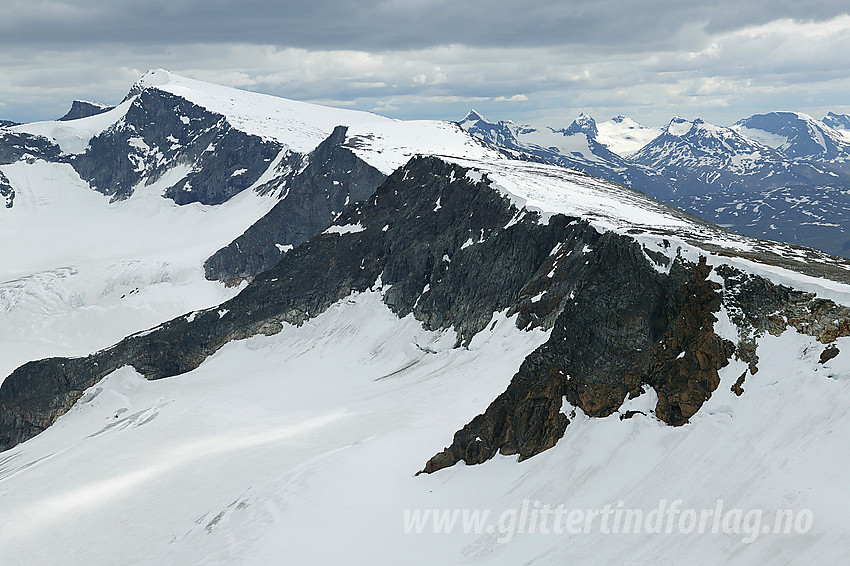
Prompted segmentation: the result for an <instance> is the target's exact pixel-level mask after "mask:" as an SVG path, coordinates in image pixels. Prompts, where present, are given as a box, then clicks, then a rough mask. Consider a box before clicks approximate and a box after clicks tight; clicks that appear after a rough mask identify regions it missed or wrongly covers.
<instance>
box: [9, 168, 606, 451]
mask: <svg viewBox="0 0 850 566" xmlns="http://www.w3.org/2000/svg"><path fill="white" fill-rule="evenodd" d="M465 173H466V170H465V169H463V168H461V167H459V166H456V165H449V164H447V163H445V162H443V161H441V160H439V159H437V158H414V159H412V160H411V161H410V163H409V164H408V165H407V166H406V167H405V168H403V169H400V170H398V171H396V172H395V173H394V174H393V175H391V176H390V177H389V178H387V180H386V181H385V182H384V183H383V184H382V185H381V187H380V188H379V190H378V191H377V192H376V193H375V195H374V196H373V197H372V198H371V199H369V200H368V201H367V202H361V203H357V204H354V205H352V206H349V207H348V208H347V209H346V211H345V212H344V213H343V214H342V216H341V217H340V218H339V219H338V220H337V221H336V224H337V225H340V226H343V225H349V224H359V225H360V226H362V227H363V230H362V231H359V232H352V233H347V234H335V233H328V234H320V235H319V236H317V237H316V238H314V239H312V240H310V241H308V242H306V243H304V244H302V245H301V246H299V247H297V248H295V249H294V250H293V251H292V252H290V253H287V254H286V255H285V256H284V257H283V258H282V259H281V261H280V262H279V263H278V264H277V265H275V266H274V267H273V268H271V269H269V270H268V271H266V272H264V273H262V274H260V275H259V276H257V277H256V278H255V279H254V280H253V282H252V283H251V284H249V285H248V287H247V288H246V289H245V290H244V291H242V293H240V294H239V295H238V296H237V297H235V298H233V299H232V300H230V301H228V302H226V303H224V304H222V305H221V306H220V307H218V308H213V309H209V310H207V311H203V312H199V313H195V315H194V317H191V316H190V317H186V316H181V317H178V318H176V319H173V320H171V321H169V322H166V323H164V324H162V325H160V326H158V327H157V328H155V329H153V330H150V331H147V332H143V333H139V334H136V335H133V336H130V337H128V338H126V339H125V340H123V341H121V342H120V343H118V344H117V345H115V346H113V347H111V348H108V349H106V350H103V351H101V352H97V353H95V354H92V355H90V356H88V357H85V358H73V359H69V358H49V359H45V360H39V361H35V362H30V363H27V364H25V365H23V366H21V367H20V368H18V369H17V370H15V372H13V373H12V374H11V375H10V376H9V377H8V378H7V379H6V380H5V381H4V382H3V384H2V386H0V448H2V449H7V448H10V447H12V446H14V445H16V444H18V443H19V442H22V441H24V440H26V439H28V438H30V437H32V436H34V435H35V434H38V433H39V432H41V431H42V430H44V429H45V428H47V427H48V426H49V425H50V424H52V423H53V422H54V421H55V420H56V418H58V417H59V416H60V415H62V414H63V413H64V412H65V411H67V410H68V409H69V408H70V407H71V405H72V404H73V403H74V402H75V401H76V400H77V399H78V398H79V397H80V396H81V395H82V393H83V391H84V390H85V389H86V388H88V387H90V386H91V385H93V384H94V383H96V382H97V381H98V380H100V379H101V378H103V377H104V376H105V375H107V374H108V373H110V372H111V371H113V370H115V369H117V368H119V367H122V366H124V365H132V366H133V367H134V368H135V369H136V370H138V371H139V372H140V373H142V374H143V375H145V376H146V377H147V378H148V379H159V378H163V377H169V376H173V375H178V374H181V373H185V372H187V371H190V370H192V369H194V368H196V367H197V366H198V365H200V363H201V362H202V361H203V360H204V359H206V358H207V357H208V356H209V355H211V354H212V353H214V352H215V351H217V350H218V349H219V348H221V347H222V346H223V345H224V344H226V343H228V342H230V341H231V340H238V339H242V338H247V337H250V336H252V335H255V334H260V333H264V334H269V333H275V332H278V331H279V330H280V329H281V327H282V326H281V325H282V324H283V323H290V324H301V323H303V322H304V321H306V320H308V319H309V318H311V317H313V316H316V315H318V314H319V313H321V312H323V311H324V310H325V309H326V308H328V307H329V306H330V305H332V304H333V303H335V302H336V301H338V300H340V299H342V298H344V297H346V296H348V295H350V294H351V293H352V292H358V291H365V290H367V289H369V288H371V287H372V286H373V285H374V284H375V282H376V280H377V279H378V277H379V276H380V277H381V280H382V281H383V283H385V284H388V285H392V287H391V288H390V289H388V290H387V291H386V293H385V301H386V303H387V304H388V305H389V306H390V307H391V308H392V309H393V311H395V312H396V313H398V314H399V315H400V316H403V315H406V314H408V313H410V312H414V313H415V315H416V317H417V318H419V319H420V320H422V321H423V322H424V323H425V325H426V326H428V327H429V328H448V327H452V326H454V328H455V329H456V330H457V332H458V336H459V338H458V342H459V343H468V342H469V340H471V338H472V337H473V336H474V334H475V333H477V332H478V331H480V330H481V329H483V328H484V327H485V326H486V324H488V323H489V321H490V319H491V317H492V313H493V312H494V311H498V310H503V309H506V308H515V309H516V308H522V304H523V303H527V302H530V297H531V296H532V295H531V294H530V291H527V290H525V286H526V284H527V283H528V282H529V281H531V280H539V279H540V274H541V273H548V272H549V271H550V270H551V269H552V267H553V264H554V261H555V260H556V257H554V256H552V255H550V254H551V252H552V250H553V249H554V248H555V246H556V245H558V244H560V243H562V242H568V245H569V246H572V247H575V248H578V249H581V247H583V246H584V245H585V244H586V243H592V242H593V241H595V239H596V238H598V237H599V235H598V234H597V233H596V231H595V230H593V229H592V228H590V227H589V226H588V225H587V223H585V222H581V221H579V220H578V219H574V218H566V217H564V216H555V217H553V218H552V219H551V220H550V222H549V223H548V225H541V224H539V223H538V215H537V214H536V213H528V214H525V215H524V216H523V217H522V218H521V219H517V217H518V216H519V214H520V213H519V211H518V210H517V209H516V208H515V207H513V206H512V205H511V204H510V202H509V201H508V199H506V198H504V197H503V196H501V195H500V194H498V193H497V192H496V191H495V190H493V189H492V188H490V187H489V185H488V184H487V183H486V182H478V183H473V182H471V181H470V180H469V179H467V178H466V177H465ZM450 179H453V180H451V181H450ZM438 199H439V200H440V202H441V203H442V206H441V208H439V210H437V211H435V210H434V209H435V208H436V206H435V203H436V202H437V200H438ZM513 219H517V221H516V222H515V223H513V224H511V225H510V226H508V224H510V223H511V220H513ZM470 239H472V240H473V241H477V242H478V243H475V244H474V245H470V246H464V244H465V243H466V242H467V240H470ZM565 253H566V251H565ZM576 255H577V256H578V255H579V254H576ZM426 285H430V290H428V291H427V292H426V291H425V287H426ZM561 307H562V305H559V304H551V305H549V306H548V307H547V312H539V313H537V316H538V317H540V318H542V319H545V318H546V317H547V316H549V315H550V314H551V316H554V313H553V311H555V310H556V309H557V308H561ZM547 313H549V314H547Z"/></svg>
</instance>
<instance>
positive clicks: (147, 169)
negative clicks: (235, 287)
mask: <svg viewBox="0 0 850 566" xmlns="http://www.w3.org/2000/svg"><path fill="white" fill-rule="evenodd" d="M282 150H283V148H281V147H280V146H279V144H276V143H273V142H269V141H266V140H263V139H261V138H259V137H258V136H252V135H249V134H246V133H244V132H241V131H239V130H236V129H234V128H233V127H231V126H230V124H228V122H227V120H225V118H224V117H223V116H221V115H219V114H215V113H213V112H209V111H207V110H205V109H203V108H201V107H199V106H197V105H195V104H192V103H191V102H189V101H187V100H186V99H184V98H180V97H178V96H174V95H172V94H169V93H167V92H164V91H161V90H156V89H146V90H143V91H141V92H140V93H139V94H138V98H136V99H135V100H134V101H133V103H132V105H131V106H130V108H129V109H128V110H127V114H126V115H125V116H124V118H122V119H121V120H119V121H118V122H117V123H116V124H114V125H113V126H112V127H110V128H109V129H107V130H106V131H104V132H103V133H101V134H100V135H98V136H96V137H94V138H92V140H91V141H90V143H89V146H88V148H87V149H86V151H85V152H84V153H82V154H80V155H75V156H72V157H71V158H70V163H71V165H72V166H73V167H74V169H76V170H77V172H78V173H79V174H80V177H82V178H83V179H85V180H86V181H88V182H89V184H90V185H91V187H92V188H93V189H95V190H97V191H100V192H102V193H104V194H106V195H109V196H112V197H113V199H122V198H126V197H128V196H130V194H131V193H132V191H133V188H134V187H135V186H136V185H138V184H139V183H140V182H142V181H145V182H146V183H152V182H154V181H156V180H157V179H159V178H160V177H162V175H164V174H165V173H166V172H168V171H169V170H171V169H172V168H173V167H174V166H175V165H183V166H185V167H186V168H187V169H188V174H187V175H186V176H185V177H184V178H182V179H180V180H179V181H177V182H176V183H175V184H174V185H172V186H170V187H168V188H167V190H166V192H165V196H167V197H169V198H171V199H174V201H175V202H176V203H177V204H188V203H191V202H199V203H202V204H220V203H222V202H224V201H226V200H227V199H229V198H230V197H232V196H233V195H235V194H237V193H239V192H241V191H243V190H245V189H246V188H248V187H249V186H251V185H252V184H253V183H254V182H255V181H257V179H259V178H260V176H261V175H262V174H263V173H265V171H266V170H267V169H268V168H269V166H270V165H271V162H272V161H273V160H274V159H275V157H277V156H278V153H280V152H281V151H282Z"/></svg>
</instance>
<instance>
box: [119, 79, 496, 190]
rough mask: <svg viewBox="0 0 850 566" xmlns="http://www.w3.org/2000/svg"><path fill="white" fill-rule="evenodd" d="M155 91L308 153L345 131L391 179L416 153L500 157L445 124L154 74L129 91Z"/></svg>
mask: <svg viewBox="0 0 850 566" xmlns="http://www.w3.org/2000/svg"><path fill="white" fill-rule="evenodd" d="M145 88H156V89H160V90H163V91H165V92H169V93H171V94H174V95H177V96H180V97H182V98H185V99H186V100H189V101H190V102H193V103H194V104H197V105H198V106H201V107H203V108H206V109H207V110H210V111H212V112H215V113H218V114H222V115H223V116H225V117H226V118H227V121H228V122H229V123H230V125H232V126H233V127H234V128H236V129H238V130H241V131H243V132H245V133H248V134H254V135H257V136H260V137H262V138H264V139H270V140H274V141H277V142H279V143H281V144H284V145H286V146H287V147H289V148H290V149H292V150H293V151H297V152H300V153H309V152H310V151H312V150H313V149H315V148H316V146H318V145H319V144H320V143H321V142H322V141H323V140H324V139H325V138H327V137H328V136H329V135H330V134H331V132H332V131H333V129H334V127H335V126H340V125H344V126H348V127H349V131H348V136H349V139H350V140H351V141H350V143H351V145H352V146H353V149H354V151H355V153H356V154H357V155H358V156H359V157H361V158H362V159H363V160H365V161H366V162H367V163H369V164H370V165H372V166H373V167H375V168H377V169H379V170H380V171H382V172H383V173H386V174H389V173H390V172H392V171H393V170H395V169H397V168H398V167H400V166H401V165H402V164H404V163H405V162H406V161H407V160H408V159H409V158H410V157H412V156H413V155H414V154H416V153H420V154H433V155H452V156H455V157H479V158H483V157H491V158H498V152H496V151H493V150H489V149H486V148H485V147H483V146H482V145H481V144H479V143H476V142H475V141H474V140H473V139H472V138H471V137H470V136H467V135H466V134H465V133H464V132H463V131H462V130H461V129H460V128H458V127H457V126H454V125H453V124H451V123H449V122H441V121H437V120H411V121H400V120H394V119H392V118H386V117H384V116H379V115H377V114H372V113H370V112H362V111H358V110H345V109H341V108H332V107H328V106H319V105H316V104H310V103H308V102H298V101H295V100H288V99H285V98H279V97H276V96H269V95H266V94H258V93H253V92H246V91H242V90H238V89H234V88H230V87H225V86H219V85H214V84H210V83H205V82H202V81H196V80H193V79H189V78H185V77H181V76H179V75H175V74H174V73H170V72H168V71H165V70H162V69H157V70H152V71H149V72H148V73H146V74H145V75H144V76H143V77H142V78H141V79H140V80H139V82H137V83H136V85H134V86H133V89H131V92H136V91H139V90H141V89H145Z"/></svg>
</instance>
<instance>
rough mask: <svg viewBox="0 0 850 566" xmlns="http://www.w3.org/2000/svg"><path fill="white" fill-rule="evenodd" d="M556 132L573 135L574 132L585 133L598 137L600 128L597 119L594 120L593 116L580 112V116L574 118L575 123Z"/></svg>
mask: <svg viewBox="0 0 850 566" xmlns="http://www.w3.org/2000/svg"><path fill="white" fill-rule="evenodd" d="M555 131H556V132H563V134H564V135H565V136H569V135H573V134H584V135H586V136H587V137H588V138H594V139H596V136H597V134H598V133H599V130H597V128H596V120H594V119H593V118H592V117H591V116H588V115H587V114H585V113H584V112H582V113H581V114H579V116H578V118H576V119H575V120H573V123H572V124H570V125H569V127H568V128H566V129H564V130H555Z"/></svg>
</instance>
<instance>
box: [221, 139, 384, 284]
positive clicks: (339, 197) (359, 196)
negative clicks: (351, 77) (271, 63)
mask: <svg viewBox="0 0 850 566" xmlns="http://www.w3.org/2000/svg"><path fill="white" fill-rule="evenodd" d="M346 131H347V128H345V127H344V126H338V127H337V128H336V129H334V131H333V133H332V134H331V135H330V136H329V137H328V139H327V140H325V141H324V142H322V143H321V144H320V145H319V146H318V147H317V148H316V149H315V150H314V151H312V152H311V153H310V154H309V155H308V156H306V157H304V158H302V157H301V156H298V154H293V158H294V159H293V161H296V159H297V162H293V163H292V164H291V165H290V166H289V167H286V168H285V169H284V170H283V171H284V172H283V174H281V175H280V176H278V177H276V178H275V179H273V180H271V181H269V182H268V183H267V184H266V186H265V187H264V188H261V190H270V189H272V188H274V189H279V190H280V191H281V192H282V198H281V200H280V202H278V203H277V204H276V205H275V206H274V208H272V210H271V211H269V213H268V214H266V215H265V216H264V217H263V218H261V219H260V220H259V221H257V222H256V223H255V224H254V225H253V226H251V227H250V228H249V229H248V230H246V231H245V233H243V234H242V235H241V236H239V237H238V238H237V239H236V240H234V241H233V242H232V243H231V244H230V245H228V246H227V247H225V248H222V249H221V250H219V251H218V252H216V253H215V254H214V255H213V256H212V257H210V258H209V259H208V260H207V261H206V263H205V264H204V269H205V272H206V276H207V279H213V280H218V281H222V282H224V283H225V284H227V285H236V284H238V283H239V282H241V281H242V280H245V279H248V280H250V279H252V278H253V277H255V276H256V275H258V274H259V273H261V272H262V271H265V270H266V269H268V268H270V267H271V266H273V265H274V264H275V263H277V262H278V261H280V258H281V257H282V256H283V254H284V253H286V252H287V251H288V250H291V249H292V248H293V247H295V246H297V245H299V244H301V243H302V242H305V241H307V240H309V239H310V238H312V237H313V236H315V235H316V234H318V233H320V232H321V231H323V230H324V229H325V228H327V227H328V226H330V225H331V222H333V220H334V219H335V218H336V217H337V216H338V215H339V214H340V213H341V212H342V210H343V209H344V208H345V207H346V205H348V204H349V203H351V202H356V201H361V200H365V199H367V198H369V197H370V196H371V195H372V194H373V193H374V192H375V189H377V187H378V185H380V184H381V181H383V180H384V178H385V176H384V174H383V173H381V172H380V171H378V170H377V169H375V168H374V167H372V166H371V165H369V164H367V163H366V162H365V161H363V160H362V159H360V158H359V157H357V156H356V155H355V154H354V153H353V152H352V151H351V150H350V149H349V148H347V147H345V145H344V144H345V140H346Z"/></svg>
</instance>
